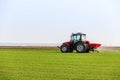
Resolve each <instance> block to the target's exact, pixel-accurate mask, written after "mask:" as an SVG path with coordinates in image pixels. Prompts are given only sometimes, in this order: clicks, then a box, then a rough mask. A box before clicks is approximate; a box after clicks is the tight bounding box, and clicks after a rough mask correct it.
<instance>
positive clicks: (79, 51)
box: [75, 43, 85, 53]
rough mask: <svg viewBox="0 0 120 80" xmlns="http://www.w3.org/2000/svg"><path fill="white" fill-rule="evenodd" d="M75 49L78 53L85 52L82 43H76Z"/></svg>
mask: <svg viewBox="0 0 120 80" xmlns="http://www.w3.org/2000/svg"><path fill="white" fill-rule="evenodd" d="M75 49H76V51H77V52H78V53H83V52H85V46H84V44H82V43H77V44H76V47H75Z"/></svg>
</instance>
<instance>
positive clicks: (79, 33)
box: [72, 32, 86, 35]
mask: <svg viewBox="0 0 120 80" xmlns="http://www.w3.org/2000/svg"><path fill="white" fill-rule="evenodd" d="M72 35H86V34H84V33H81V32H78V33H72Z"/></svg>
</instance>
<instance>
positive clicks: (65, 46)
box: [60, 44, 69, 53]
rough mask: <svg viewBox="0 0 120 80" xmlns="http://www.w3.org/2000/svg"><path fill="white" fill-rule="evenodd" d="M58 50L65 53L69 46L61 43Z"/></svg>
mask: <svg viewBox="0 0 120 80" xmlns="http://www.w3.org/2000/svg"><path fill="white" fill-rule="evenodd" d="M60 50H61V52H62V53H66V52H68V50H69V46H68V45H66V44H63V45H61V47H60Z"/></svg>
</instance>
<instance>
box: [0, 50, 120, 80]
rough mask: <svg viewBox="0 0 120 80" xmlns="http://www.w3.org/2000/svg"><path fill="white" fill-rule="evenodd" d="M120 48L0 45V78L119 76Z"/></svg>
mask: <svg viewBox="0 0 120 80" xmlns="http://www.w3.org/2000/svg"><path fill="white" fill-rule="evenodd" d="M119 79H120V50H108V51H105V50H104V51H100V53H82V54H78V53H76V52H74V53H64V54H63V53H61V52H60V51H59V50H58V49H49V48H41V49H29V48H28V49H17V48H16V49H0V80H119Z"/></svg>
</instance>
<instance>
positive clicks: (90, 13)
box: [0, 0, 120, 46]
mask: <svg viewBox="0 0 120 80" xmlns="http://www.w3.org/2000/svg"><path fill="white" fill-rule="evenodd" d="M72 32H83V33H86V34H87V40H90V41H91V42H100V43H102V44H103V45H108V46H115V45H117V46H120V0H0V43H46V42H47V43H60V42H64V41H67V40H69V35H70V34H71V33H72Z"/></svg>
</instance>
